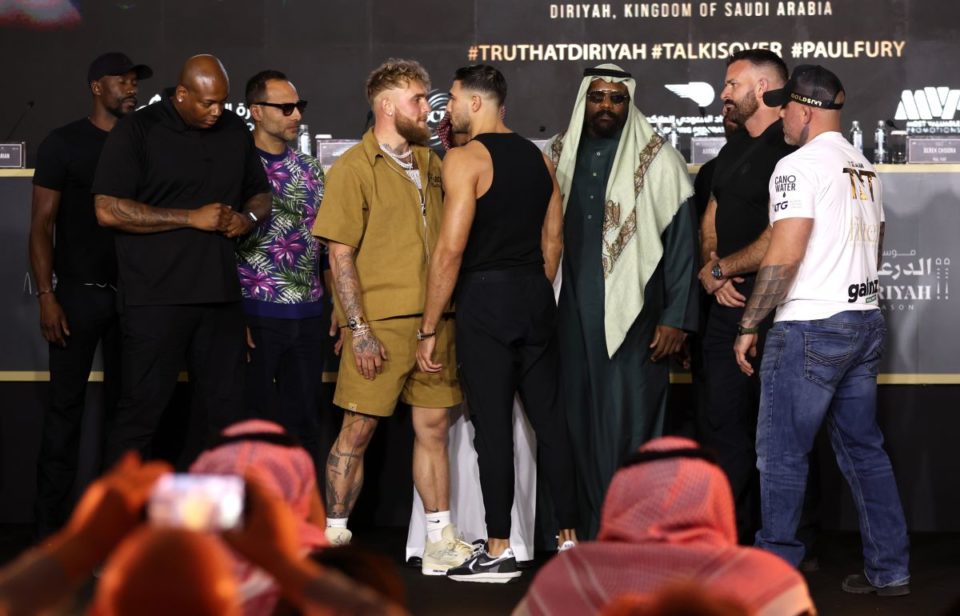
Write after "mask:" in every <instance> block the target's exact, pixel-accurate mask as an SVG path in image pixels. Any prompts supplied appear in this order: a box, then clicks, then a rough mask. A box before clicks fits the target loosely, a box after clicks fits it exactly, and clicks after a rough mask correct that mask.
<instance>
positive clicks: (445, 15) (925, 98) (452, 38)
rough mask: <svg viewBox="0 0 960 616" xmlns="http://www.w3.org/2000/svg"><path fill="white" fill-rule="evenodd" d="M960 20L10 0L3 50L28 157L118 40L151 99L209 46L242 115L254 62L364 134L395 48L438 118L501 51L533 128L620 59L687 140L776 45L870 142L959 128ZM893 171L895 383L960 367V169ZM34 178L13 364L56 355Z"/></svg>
mask: <svg viewBox="0 0 960 616" xmlns="http://www.w3.org/2000/svg"><path fill="white" fill-rule="evenodd" d="M957 24H960V2H956V0H834V1H832V2H830V1H768V2H764V1H760V2H713V1H692V2H672V1H670V2H649V1H642V2H616V3H576V4H574V3H569V4H560V3H551V2H546V1H544V0H407V1H406V2H395V1H387V0H380V1H377V0H323V1H317V0H149V1H146V0H122V1H116V0H113V1H97V2H85V1H74V2H67V1H62V0H44V1H43V2H27V1H18V0H0V49H2V51H3V53H4V54H5V56H4V57H6V58H7V61H6V62H5V68H6V71H5V72H6V83H7V87H6V88H5V92H4V96H2V97H0V137H5V136H7V135H8V134H9V135H10V139H11V140H18V141H19V140H24V141H26V142H27V148H28V162H29V163H32V160H33V157H34V154H35V152H36V146H37V144H38V143H39V142H40V140H41V139H42V138H43V136H44V135H45V134H46V132H47V131H49V130H50V129H51V128H53V127H56V126H60V125H62V124H65V123H67V122H69V121H71V120H73V119H75V118H77V117H81V116H83V115H84V114H86V113H87V112H88V107H89V94H88V91H87V87H86V85H85V83H84V79H85V75H86V69H87V65H88V63H89V62H90V60H91V59H92V58H93V57H95V56H96V55H98V54H99V53H102V52H104V51H108V50H122V51H124V52H126V53H127V54H128V55H130V56H131V57H132V58H133V60H134V61H135V62H144V63H147V64H150V65H151V66H152V67H153V68H154V69H155V72H156V74H155V75H154V77H153V78H152V79H150V80H148V81H145V82H144V83H143V84H142V88H141V97H140V98H141V103H143V104H147V103H149V102H151V101H156V100H158V99H159V92H160V91H161V90H162V89H163V88H164V87H166V86H169V85H173V84H175V83H176V79H177V75H178V72H179V67H180V66H181V64H182V62H183V60H184V59H185V58H186V57H188V56H190V55H192V54H195V53H201V52H210V53H214V54H216V55H218V56H219V57H220V58H221V59H222V60H223V62H224V64H225V65H226V67H227V69H228V71H229V73H230V75H231V78H232V91H231V95H230V106H231V109H232V111H233V112H235V113H240V114H241V115H245V116H246V115H247V114H248V113H249V112H248V111H247V110H246V109H245V107H244V106H243V87H244V83H245V81H246V79H247V77H248V76H249V75H251V74H253V73H254V72H256V71H258V70H261V69H264V68H277V69H281V70H283V71H285V72H286V73H287V74H288V75H289V76H290V78H291V79H292V80H293V81H294V83H295V84H296V85H297V86H298V88H299V90H300V94H301V96H302V97H303V98H305V99H307V100H309V101H310V107H309V109H308V110H307V113H306V115H305V118H304V121H305V122H308V123H309V125H310V127H311V130H312V132H314V133H325V134H329V135H332V136H333V137H338V138H357V137H359V135H360V134H361V133H362V131H363V130H364V128H365V127H366V125H367V120H368V106H367V103H366V100H365V97H364V88H363V85H364V80H365V77H366V75H367V74H368V72H369V71H370V69H371V68H373V67H374V66H376V65H377V64H378V63H380V62H381V61H382V60H383V59H385V58H387V57H390V56H403V57H411V58H416V59H419V60H420V61H421V62H422V63H423V64H424V65H425V66H426V67H427V68H428V69H429V71H430V72H431V74H432V75H433V80H434V84H433V85H434V88H435V92H434V93H433V95H432V96H431V103H432V104H433V105H434V111H433V113H431V118H430V119H431V121H432V122H437V121H439V119H440V117H441V116H442V113H443V111H442V109H443V105H444V103H445V93H446V89H447V88H448V86H449V80H450V76H451V75H452V73H453V71H454V70H455V69H456V68H457V67H459V66H462V65H464V64H468V63H473V62H489V63H492V64H494V65H496V66H498V67H500V68H501V70H503V72H504V74H505V75H506V77H507V80H508V83H509V87H510V91H509V95H508V98H507V121H508V123H509V124H510V125H511V126H512V127H513V128H514V129H515V130H517V131H518V132H520V133H521V134H524V135H527V136H529V137H531V138H545V137H548V136H550V135H552V134H554V133H556V132H558V131H559V130H561V129H562V128H564V127H566V125H567V123H568V122H569V113H570V110H571V108H572V106H573V100H572V99H573V96H574V95H575V93H576V90H577V86H578V85H579V82H580V74H581V71H582V69H583V68H584V67H585V66H589V65H594V64H598V63H601V62H616V63H618V64H620V65H621V66H622V67H623V68H625V69H627V70H630V71H632V72H633V73H634V74H635V76H636V78H637V82H638V88H637V101H636V102H637V105H638V106H639V107H640V109H641V110H642V111H644V112H645V113H646V114H647V115H648V116H649V117H650V118H651V119H652V120H653V121H654V122H660V123H662V124H663V126H664V127H665V128H666V127H675V128H676V130H677V131H678V132H679V133H680V134H681V135H682V139H681V144H680V145H681V149H684V150H686V149H687V148H688V147H689V137H690V136H691V135H706V134H714V133H717V132H719V131H720V125H719V123H718V120H719V117H718V115H717V114H718V113H719V110H720V106H721V102H720V100H719V99H718V95H719V93H720V90H721V88H722V83H723V75H724V70H725V58H726V57H727V56H728V55H729V54H730V53H731V52H734V51H736V50H738V49H742V48H745V47H755V46H762V47H767V48H770V49H772V50H774V51H776V52H778V53H780V54H782V55H783V56H784V58H785V59H786V61H787V63H788V65H790V66H794V65H797V64H800V63H821V64H824V65H826V66H828V67H830V68H831V69H832V70H834V71H835V72H836V73H837V74H838V75H839V76H840V77H841V79H842V80H843V81H844V83H845V85H846V87H847V91H848V103H847V106H846V108H845V109H844V119H845V127H846V126H849V123H850V121H852V120H854V119H857V120H859V121H860V123H861V125H862V126H863V129H864V132H865V133H866V135H865V137H866V138H865V141H866V144H867V146H868V147H872V142H873V139H872V132H873V127H875V126H876V124H877V122H878V121H886V120H888V119H892V120H894V121H895V122H896V123H897V125H898V126H900V127H904V126H905V125H909V127H910V129H911V130H914V131H918V132H954V133H956V132H960V110H958V107H960V63H958V62H956V58H958V57H960V40H958V39H957V36H956V34H957ZM0 140H2V139H0ZM901 170H902V168H901ZM941 170H943V171H946V170H947V169H946V168H943V169H941ZM896 176H897V177H896V178H893V177H890V178H888V180H885V186H886V188H887V190H886V204H887V213H888V219H889V220H890V224H889V225H888V227H889V228H888V232H887V242H886V243H887V246H886V247H887V258H886V263H885V265H884V269H883V270H882V271H881V272H880V277H881V296H882V297H883V298H884V302H883V307H884V308H885V310H886V311H887V313H888V315H889V318H890V329H891V338H890V344H889V349H890V352H889V353H888V358H887V360H886V364H885V366H884V372H885V373H887V374H893V375H913V376H910V377H909V378H905V379H904V378H899V377H896V378H894V379H893V380H892V381H891V380H888V381H887V382H922V383H938V382H939V383H953V382H960V354H957V353H955V351H954V349H953V348H952V346H953V345H952V340H953V339H952V338H951V337H950V336H944V335H943V332H944V331H948V330H949V329H950V328H951V327H952V320H953V317H952V315H954V314H956V312H957V303H958V301H960V299H958V298H957V295H956V293H955V294H954V296H953V298H952V299H951V296H950V292H949V291H950V272H951V263H952V262H956V259H958V258H960V254H958V251H960V249H958V248H957V247H956V244H955V242H954V238H955V236H956V232H957V230H958V229H960V203H958V202H960V174H957V173H907V174H901V173H897V174H896ZM21 182H22V183H16V184H15V185H14V184H11V185H8V186H5V187H4V189H3V190H2V192H0V200H2V202H3V207H5V208H8V212H11V214H12V215H8V216H6V217H4V220H5V222H4V223H3V224H2V225H0V227H2V228H0V233H2V234H3V235H4V236H9V237H7V239H8V240H9V241H8V242H5V244H6V245H7V246H14V247H18V248H16V249H15V250H16V251H17V254H16V255H15V258H14V259H13V260H8V261H5V263H6V265H5V266H3V267H2V268H0V269H2V270H3V275H4V285H8V286H9V289H10V291H11V294H12V295H13V296H15V297H17V298H18V299H17V301H15V302H12V303H6V304H4V305H3V306H0V316H3V317H4V318H5V319H12V322H13V323H18V324H22V327H21V326H18V327H13V328H7V329H6V330H5V333H3V334H0V341H3V342H5V343H6V344H5V345H4V346H6V347H7V348H10V349H15V352H14V353H8V354H4V355H6V356H5V357H0V363H2V364H4V365H3V366H2V367H0V370H7V371H18V370H20V371H31V370H41V369H42V367H43V364H44V363H45V362H44V357H45V353H44V348H43V346H42V345H41V344H40V340H39V336H37V335H36V331H35V326H34V323H35V320H36V316H35V310H36V308H35V302H33V301H32V298H30V297H29V295H28V294H27V293H29V291H31V290H32V289H31V287H30V280H29V278H28V276H27V263H26V259H25V252H20V249H19V246H21V245H23V244H24V243H25V234H26V220H27V218H28V209H27V208H28V202H27V197H26V195H27V191H28V187H27V186H26V181H23V180H21ZM15 195H16V196H15ZM851 233H856V229H851ZM898 378H899V380H897V379H898Z"/></svg>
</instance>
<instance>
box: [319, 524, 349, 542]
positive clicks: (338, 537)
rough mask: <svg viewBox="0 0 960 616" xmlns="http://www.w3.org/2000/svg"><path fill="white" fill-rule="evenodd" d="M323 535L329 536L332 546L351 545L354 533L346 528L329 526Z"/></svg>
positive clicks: (328, 539)
mask: <svg viewBox="0 0 960 616" xmlns="http://www.w3.org/2000/svg"><path fill="white" fill-rule="evenodd" d="M323 534H324V535H326V536H327V541H329V542H330V545H350V540H351V539H353V533H352V532H350V531H349V530H348V529H346V528H334V527H333V526H328V527H327V528H326V529H324V531H323Z"/></svg>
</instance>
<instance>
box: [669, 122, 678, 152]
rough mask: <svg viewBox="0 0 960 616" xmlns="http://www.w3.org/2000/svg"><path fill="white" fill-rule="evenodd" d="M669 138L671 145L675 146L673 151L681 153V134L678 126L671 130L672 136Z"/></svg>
mask: <svg viewBox="0 0 960 616" xmlns="http://www.w3.org/2000/svg"><path fill="white" fill-rule="evenodd" d="M667 137H668V138H669V139H670V145H672V146H673V149H674V150H677V151H680V133H679V132H677V127H676V126H672V127H671V128H670V134H669V135H668V136H667Z"/></svg>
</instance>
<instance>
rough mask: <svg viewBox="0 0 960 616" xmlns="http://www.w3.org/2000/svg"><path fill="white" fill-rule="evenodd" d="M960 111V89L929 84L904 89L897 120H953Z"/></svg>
mask: <svg viewBox="0 0 960 616" xmlns="http://www.w3.org/2000/svg"><path fill="white" fill-rule="evenodd" d="M958 111H960V89H953V88H948V87H945V86H940V87H931V86H928V87H926V88H923V89H922V90H904V91H903V93H902V94H901V95H900V103H899V104H898V105H897V114H896V115H895V116H894V119H895V120H953V119H954V118H956V117H957V116H958V115H960V114H958V113H957V112H958Z"/></svg>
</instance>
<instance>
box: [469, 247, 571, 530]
mask: <svg viewBox="0 0 960 616" xmlns="http://www.w3.org/2000/svg"><path fill="white" fill-rule="evenodd" d="M456 305H457V319H456V323H457V358H458V361H459V364H460V381H461V383H462V384H463V388H464V393H465V395H466V398H467V404H468V405H469V408H470V420H471V421H472V422H473V426H474V431H475V433H476V434H475V437H474V441H473V442H474V446H475V448H476V450H477V463H478V465H479V467H480V488H481V490H482V492H483V505H484V509H485V510H486V522H487V535H488V536H490V537H495V538H509V537H510V509H511V507H512V506H513V485H514V462H513V459H514V458H513V455H514V454H513V398H514V395H515V394H518V393H519V395H520V400H521V402H522V403H523V408H524V410H525V411H526V414H527V418H528V419H529V420H530V424H531V426H532V427H533V430H534V433H535V434H536V436H537V447H538V449H539V456H538V459H539V460H541V461H542V462H543V464H542V465H541V466H540V467H539V469H538V470H539V474H540V476H541V477H544V478H545V479H546V483H547V485H548V486H549V488H550V492H551V495H552V497H553V502H554V506H555V509H556V514H557V524H558V526H559V528H574V527H576V525H577V503H576V491H575V484H574V481H576V479H575V475H574V467H573V456H572V452H571V450H570V440H569V434H568V432H567V422H566V416H565V414H564V412H563V409H562V408H561V406H560V399H559V391H560V383H559V376H560V365H559V355H558V351H557V343H556V314H557V306H556V303H555V302H554V299H553V289H552V288H551V286H550V283H549V281H547V279H546V277H545V276H544V273H543V268H542V267H539V266H538V267H536V268H530V269H528V270H524V271H516V272H515V271H510V270H503V271H492V272H478V273H472V274H464V275H463V276H461V279H460V284H459V287H458V289H457V296H456Z"/></svg>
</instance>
